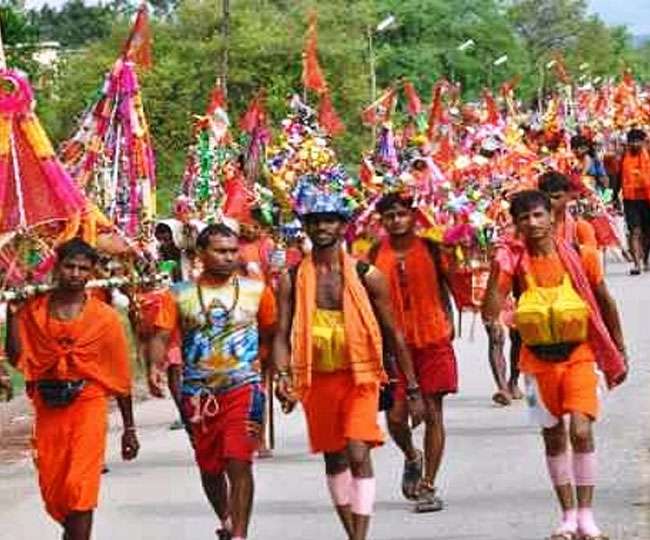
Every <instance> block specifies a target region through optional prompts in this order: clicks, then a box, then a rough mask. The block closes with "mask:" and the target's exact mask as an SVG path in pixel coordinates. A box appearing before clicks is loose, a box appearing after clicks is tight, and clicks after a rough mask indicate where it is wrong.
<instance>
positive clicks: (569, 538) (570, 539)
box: [548, 531, 578, 540]
mask: <svg viewBox="0 0 650 540" xmlns="http://www.w3.org/2000/svg"><path fill="white" fill-rule="evenodd" d="M548 540H578V535H577V534H576V533H574V532H569V531H566V532H556V533H553V534H552V535H551V536H549V537H548Z"/></svg>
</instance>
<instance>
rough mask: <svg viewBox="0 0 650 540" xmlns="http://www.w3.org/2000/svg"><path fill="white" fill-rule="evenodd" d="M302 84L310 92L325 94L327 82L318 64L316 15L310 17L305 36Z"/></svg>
mask: <svg viewBox="0 0 650 540" xmlns="http://www.w3.org/2000/svg"><path fill="white" fill-rule="evenodd" d="M302 60H303V62H302V84H303V85H304V87H305V88H307V89H308V90H313V91H314V92H318V93H319V94H320V93H321V92H324V91H325V90H327V82H325V76H324V75H323V70H322V69H321V67H320V64H319V63H318V34H317V32H316V13H315V12H312V13H311V14H310V15H309V26H308V27H307V34H306V36H305V50H304V52H303V53H302Z"/></svg>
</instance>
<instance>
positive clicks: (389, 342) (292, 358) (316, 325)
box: [273, 194, 423, 540]
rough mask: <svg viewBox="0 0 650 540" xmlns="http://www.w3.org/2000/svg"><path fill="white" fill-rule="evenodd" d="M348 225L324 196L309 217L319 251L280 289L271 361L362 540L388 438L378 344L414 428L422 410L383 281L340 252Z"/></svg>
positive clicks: (346, 520) (344, 516) (354, 535)
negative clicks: (376, 457) (380, 418)
mask: <svg viewBox="0 0 650 540" xmlns="http://www.w3.org/2000/svg"><path fill="white" fill-rule="evenodd" d="M346 218H347V212H346V210H345V208H344V206H343V201H342V200H341V199H340V198H339V197H338V196H336V195H327V194H320V195H319V196H318V198H316V199H315V201H314V202H313V204H312V205H311V207H310V210H309V212H307V213H306V215H305V216H304V223H305V227H306V231H307V234H308V235H309V238H310V239H311V241H312V243H313V251H312V253H311V254H309V255H307V256H306V257H305V259H304V260H303V262H302V263H301V264H300V265H299V267H298V269H297V272H295V274H294V275H285V276H283V278H282V280H281V282H280V287H279V293H278V298H279V324H278V333H277V334H276V338H275V342H274V350H273V354H274V361H275V367H276V370H277V373H278V377H279V378H278V393H279V394H280V396H281V398H282V399H283V400H285V401H295V399H300V400H301V401H302V404H303V408H304V410H305V416H306V419H307V429H308V433H309V441H310V446H311V450H312V452H314V453H323V455H324V458H325V472H326V475H327V485H328V487H329V490H330V494H331V497H332V500H333V502H334V505H335V506H336V510H337V513H338V515H339V518H340V519H341V522H342V524H343V526H344V528H345V531H346V533H347V535H348V538H350V539H351V540H365V539H366V538H367V537H368V529H369V524H370V517H371V515H372V511H373V505H374V500H375V489H376V488H375V479H374V473H373V468H372V463H371V459H370V450H371V448H373V447H375V446H377V445H379V444H381V443H382V439H383V436H382V433H381V430H380V428H379V426H378V424H377V413H378V401H379V395H380V385H381V384H382V383H383V382H385V377H386V375H385V373H384V369H383V366H382V351H383V348H382V336H383V340H384V342H385V345H386V347H387V348H388V349H390V350H392V351H394V352H395V353H396V356H397V360H398V362H399V363H400V366H401V368H402V370H403V372H404V374H405V378H406V381H407V392H408V395H409V396H410V399H409V401H408V403H409V411H410V413H411V416H412V419H413V423H414V425H417V424H418V423H419V422H420V421H421V417H422V413H423V405H422V399H421V395H420V390H419V387H418V385H417V379H416V378H415V374H414V372H413V366H412V364H411V359H410V356H409V353H408V349H407V347H406V345H405V343H404V340H403V338H402V336H401V334H399V333H398V332H397V330H396V329H395V326H394V323H393V319H392V314H391V310H390V296H389V291H388V287H387V284H386V281H385V280H384V278H383V276H382V275H381V274H380V272H378V271H377V270H376V269H375V268H373V267H371V266H369V265H364V264H363V263H360V262H359V261H357V260H355V259H353V258H352V257H351V256H349V255H348V254H347V253H346V252H345V251H344V249H343V246H342V238H343V234H344V231H345V229H346V226H347V223H346Z"/></svg>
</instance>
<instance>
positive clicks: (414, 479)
mask: <svg viewBox="0 0 650 540" xmlns="http://www.w3.org/2000/svg"><path fill="white" fill-rule="evenodd" d="M416 452H417V454H418V457H417V458H415V459H414V460H413V461H409V460H407V459H405V460H404V472H403V473H402V495H404V497H405V498H406V499H407V500H409V501H415V500H417V498H418V487H419V485H420V480H422V469H423V467H424V454H423V453H422V452H421V451H420V450H416Z"/></svg>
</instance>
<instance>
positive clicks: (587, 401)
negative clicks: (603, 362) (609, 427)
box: [533, 362, 600, 420]
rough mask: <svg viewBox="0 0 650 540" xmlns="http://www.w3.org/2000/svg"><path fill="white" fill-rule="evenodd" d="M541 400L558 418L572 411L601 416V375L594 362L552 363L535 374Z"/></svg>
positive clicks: (592, 416) (593, 416) (595, 416)
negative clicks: (599, 413) (599, 387)
mask: <svg viewBox="0 0 650 540" xmlns="http://www.w3.org/2000/svg"><path fill="white" fill-rule="evenodd" d="M533 377H534V380H535V382H536V383H537V389H538V391H539V398H540V399H541V401H542V403H543V405H544V406H545V408H546V409H547V410H548V412H549V413H551V414H552V415H553V416H554V417H556V418H561V417H562V416H563V415H565V414H567V413H572V412H579V413H582V414H586V415H587V416H589V417H590V418H592V419H594V420H595V419H596V418H597V417H598V412H599V408H600V406H599V399H598V383H599V378H598V373H597V371H596V363H595V362H575V363H571V362H568V363H567V362H561V363H557V364H549V365H548V368H547V369H545V370H544V371H540V372H537V373H535V374H534V375H533Z"/></svg>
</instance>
